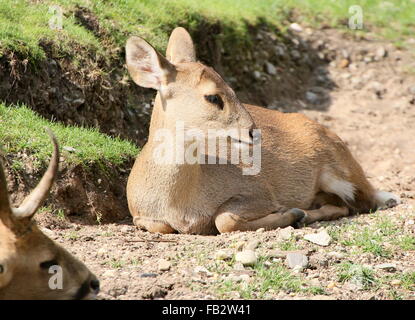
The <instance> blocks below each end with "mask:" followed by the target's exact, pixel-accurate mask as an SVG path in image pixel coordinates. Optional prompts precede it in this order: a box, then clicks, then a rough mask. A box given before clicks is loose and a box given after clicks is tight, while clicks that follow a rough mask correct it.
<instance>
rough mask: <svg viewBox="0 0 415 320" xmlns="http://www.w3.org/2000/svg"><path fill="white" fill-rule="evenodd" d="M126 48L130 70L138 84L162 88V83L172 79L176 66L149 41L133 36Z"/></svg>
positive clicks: (164, 83)
mask: <svg viewBox="0 0 415 320" xmlns="http://www.w3.org/2000/svg"><path fill="white" fill-rule="evenodd" d="M125 49H126V50H125V51H126V61H127V68H128V72H129V73H130V75H131V77H132V79H133V80H134V82H135V83H136V84H138V85H139V86H141V87H145V88H153V89H156V90H160V89H161V87H162V85H166V84H167V83H168V82H169V81H171V78H172V76H174V74H175V68H174V66H173V65H172V64H171V63H170V62H168V61H167V59H166V58H164V57H163V56H162V55H161V54H159V53H158V52H157V51H156V49H154V48H153V47H152V46H151V45H150V44H149V43H148V42H147V41H145V40H144V39H142V38H140V37H131V38H130V39H128V41H127V45H126V48H125Z"/></svg>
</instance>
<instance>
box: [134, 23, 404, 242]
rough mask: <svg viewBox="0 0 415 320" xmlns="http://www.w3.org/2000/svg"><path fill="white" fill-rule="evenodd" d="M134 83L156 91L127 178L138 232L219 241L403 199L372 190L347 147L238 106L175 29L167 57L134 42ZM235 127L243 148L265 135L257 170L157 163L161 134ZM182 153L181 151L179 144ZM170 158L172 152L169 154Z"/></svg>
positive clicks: (311, 129) (286, 116)
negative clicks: (144, 137)
mask: <svg viewBox="0 0 415 320" xmlns="http://www.w3.org/2000/svg"><path fill="white" fill-rule="evenodd" d="M126 62H127V68H128V70H129V73H130V75H131V77H132V79H133V80H134V82H135V83H136V84H138V85H139V86H142V87H146V88H153V89H156V90H158V93H157V96H156V99H155V103H154V109H153V113H152V117H151V123H150V132H149V137H148V142H147V144H146V145H145V146H144V148H143V149H142V151H141V153H140V154H139V155H138V157H137V159H136V161H135V164H134V167H133V169H132V171H131V174H130V176H129V179H128V185H127V198H128V204H129V209H130V212H131V215H132V216H133V219H134V224H135V225H136V226H138V227H140V228H143V229H146V230H148V231H151V232H161V233H172V232H180V233H193V234H215V233H218V232H221V233H222V232H232V231H236V230H240V231H247V230H256V229H258V228H265V229H266V230H270V229H275V228H278V227H286V226H289V225H303V224H310V223H313V222H315V221H317V220H331V219H337V218H340V217H345V216H348V215H350V214H352V213H356V212H360V213H367V212H369V211H373V210H376V209H377V208H378V207H380V206H385V205H388V206H393V205H396V204H398V203H399V201H400V200H399V198H398V197H397V196H395V195H393V194H391V193H388V192H381V191H375V189H374V188H373V186H372V185H371V184H370V183H369V181H368V180H367V179H366V177H365V174H364V172H363V170H362V168H361V166H360V165H359V164H358V163H357V161H356V160H355V159H354V158H353V156H352V154H351V153H350V151H349V149H348V148H347V146H346V144H345V143H344V142H343V141H342V140H341V139H340V138H339V137H338V136H336V135H335V134H334V133H332V132H331V131H330V130H328V129H326V128H325V127H323V126H321V125H319V124H318V123H316V122H314V121H312V120H310V119H308V118H307V117H306V116H304V115H302V114H295V113H281V112H278V111H273V110H268V109H265V108H262V107H258V106H253V105H248V104H242V103H241V102H240V101H239V100H238V99H237V97H236V95H235V93H234V92H233V91H232V89H231V88H230V87H229V86H228V85H227V84H226V83H225V81H224V80H223V79H222V78H221V77H220V76H219V75H218V74H217V73H216V72H215V71H214V70H213V69H212V68H209V67H207V66H205V65H203V64H202V63H200V62H198V61H197V60H196V54H195V49H194V45H193V42H192V39H191V37H190V35H189V34H188V33H187V31H186V30H185V29H183V28H176V29H175V30H174V31H173V33H172V34H171V36H170V39H169V43H168V47H167V53H166V58H165V57H163V56H162V55H161V54H160V53H158V52H157V51H156V50H155V49H154V48H153V47H152V46H151V45H150V44H149V43H147V42H146V41H145V40H143V39H142V38H140V37H131V38H130V39H129V40H128V41H127V44H126ZM178 122H181V123H183V124H184V127H185V130H191V129H194V128H196V129H198V130H202V131H203V132H204V133H206V132H207V131H208V130H210V129H231V128H237V129H238V130H240V131H242V130H245V131H249V132H250V134H249V136H246V137H245V138H244V139H239V140H238V139H234V138H233V137H231V138H232V139H233V140H234V141H235V140H237V141H238V143H239V147H240V148H251V147H252V146H253V145H254V144H255V141H254V137H253V134H252V131H253V130H254V129H260V130H261V139H262V146H261V150H262V151H261V158H262V161H261V170H260V172H259V173H257V174H255V175H243V174H242V172H241V166H240V165H238V164H231V163H228V164H203V163H199V162H198V163H186V162H185V163H167V164H159V163H158V162H157V159H156V156H155V152H154V151H155V150H156V149H157V148H158V147H159V145H160V141H159V140H158V138H157V132H158V131H160V130H161V129H163V130H169V131H170V132H172V133H173V135H174V133H175V130H176V128H177V123H178ZM185 147H186V146H185ZM172 150H173V152H174V150H175V149H174V148H172Z"/></svg>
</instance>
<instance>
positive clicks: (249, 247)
mask: <svg viewBox="0 0 415 320" xmlns="http://www.w3.org/2000/svg"><path fill="white" fill-rule="evenodd" d="M259 243H260V242H259V240H252V241H249V242H248V243H247V244H246V245H245V250H255V249H256V248H257V247H258V246H259Z"/></svg>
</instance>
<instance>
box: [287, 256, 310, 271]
mask: <svg viewBox="0 0 415 320" xmlns="http://www.w3.org/2000/svg"><path fill="white" fill-rule="evenodd" d="M285 261H286V263H287V265H288V267H289V268H291V269H294V268H295V267H297V266H298V267H300V268H301V269H303V268H307V266H308V258H307V256H306V255H304V254H301V253H297V252H290V253H288V254H287V258H286V260H285Z"/></svg>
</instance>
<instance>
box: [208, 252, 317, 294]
mask: <svg viewBox="0 0 415 320" xmlns="http://www.w3.org/2000/svg"><path fill="white" fill-rule="evenodd" d="M266 261H267V260H266V259H265V258H260V259H259V261H258V262H257V263H256V264H255V265H254V266H253V267H252V270H253V271H254V272H255V276H253V277H252V279H251V281H250V282H247V283H239V282H235V281H233V280H225V281H222V282H220V283H219V284H218V286H217V288H216V293H217V294H218V295H219V297H220V298H221V299H222V298H227V297H229V294H230V293H231V292H238V293H239V295H240V297H241V298H242V299H266V298H267V295H268V294H271V293H272V294H273V293H278V292H279V291H284V292H286V293H291V292H293V293H300V292H309V293H311V294H324V293H325V292H324V290H323V289H322V288H319V287H307V286H306V282H305V281H304V280H303V279H301V277H299V276H297V275H294V274H292V273H291V272H290V271H289V270H288V269H287V268H286V267H285V266H284V265H283V263H282V262H274V263H272V264H269V263H268V264H267V263H266Z"/></svg>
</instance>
